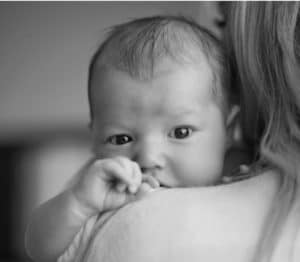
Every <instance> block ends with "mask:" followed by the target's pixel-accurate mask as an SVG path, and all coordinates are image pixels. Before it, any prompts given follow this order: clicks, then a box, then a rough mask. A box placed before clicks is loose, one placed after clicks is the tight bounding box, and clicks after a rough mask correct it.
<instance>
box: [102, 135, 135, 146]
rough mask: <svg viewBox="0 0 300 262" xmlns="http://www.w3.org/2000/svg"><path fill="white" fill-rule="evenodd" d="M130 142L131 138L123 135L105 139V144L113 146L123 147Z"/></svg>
mask: <svg viewBox="0 0 300 262" xmlns="http://www.w3.org/2000/svg"><path fill="white" fill-rule="evenodd" d="M131 141H132V137H130V136H128V135H125V134H120V135H113V136H110V137H109V138H108V139H107V142H108V143H110V144H113V145H124V144H128V143H130V142H131Z"/></svg>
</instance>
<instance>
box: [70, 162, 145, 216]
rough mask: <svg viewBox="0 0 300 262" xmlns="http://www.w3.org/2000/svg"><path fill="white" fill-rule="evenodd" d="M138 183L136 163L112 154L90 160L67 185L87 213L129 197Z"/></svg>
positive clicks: (125, 200) (96, 211) (111, 206)
mask: <svg viewBox="0 0 300 262" xmlns="http://www.w3.org/2000/svg"><path fill="white" fill-rule="evenodd" d="M141 183H142V173H141V171H140V168H139V166H138V164H137V163H136V162H133V161H131V160H129V159H127V158H125V157H115V158H109V159H102V160H96V161H95V162H93V163H92V164H91V165H90V166H89V167H88V168H87V170H86V173H85V174H83V176H82V177H81V179H80V180H79V181H78V182H77V183H76V184H75V185H74V186H73V187H72V188H71V193H72V194H73V195H74V197H75V199H76V200H77V201H78V203H79V206H80V208H81V211H82V212H83V213H84V214H85V215H86V216H88V217H89V216H92V215H94V214H97V213H99V212H104V211H108V210H111V209H115V208H119V207H121V206H123V205H124V204H126V203H128V202H130V201H132V199H134V195H133V194H135V193H136V192H137V191H138V189H139V187H140V185H141Z"/></svg>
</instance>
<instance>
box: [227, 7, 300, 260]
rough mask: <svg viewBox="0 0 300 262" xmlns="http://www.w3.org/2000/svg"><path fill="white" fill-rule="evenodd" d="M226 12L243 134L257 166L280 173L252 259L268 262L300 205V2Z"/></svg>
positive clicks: (235, 8)
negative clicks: (280, 179) (299, 194)
mask: <svg viewBox="0 0 300 262" xmlns="http://www.w3.org/2000/svg"><path fill="white" fill-rule="evenodd" d="M227 10H229V14H228V16H227V17H228V26H227V28H228V31H227V32H226V33H225V37H228V43H229V47H230V48H231V50H232V57H233V59H234V60H233V66H234V68H235V70H236V71H237V72H238V76H237V78H236V80H237V82H236V83H235V84H236V86H237V87H238V88H240V91H239V92H240V99H241V113H242V115H241V119H242V120H243V124H242V127H243V131H244V136H245V138H246V139H247V140H248V141H250V143H253V144H255V145H256V148H257V154H258V156H259V160H258V162H259V163H262V164H263V165H268V166H269V167H271V168H274V170H278V171H279V172H280V173H281V174H282V183H281V187H280V189H279V192H278V194H277V196H276V199H275V200H274V205H273V208H272V210H271V213H270V215H269V218H268V221H267V222H266V226H265V229H264V232H262V238H261V241H260V243H259V244H258V251H257V256H256V258H255V260H254V261H270V260H271V258H272V256H273V255H274V251H275V250H276V245H278V243H279V240H280V237H281V235H282V234H284V233H286V232H285V230H286V225H285V223H286V221H287V216H288V215H289V214H290V212H291V210H292V208H295V206H296V207H297V206H298V207H297V208H299V204H300V199H299V196H298V199H297V194H296V193H297V191H299V189H300V186H299V182H300V64H299V62H300V33H299V32H300V24H299V23H300V19H299V2H269V1H268V2H238V3H231V4H230V7H229V8H228V9H227ZM298 214H299V212H298ZM298 221H299V223H298V226H300V217H298ZM290 251H291V252H290V254H289V255H291V254H292V250H290ZM285 261H289V257H286V260H285Z"/></svg>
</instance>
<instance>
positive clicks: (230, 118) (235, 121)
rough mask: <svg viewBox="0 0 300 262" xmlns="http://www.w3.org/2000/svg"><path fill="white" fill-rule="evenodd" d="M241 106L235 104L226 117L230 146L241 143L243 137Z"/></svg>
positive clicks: (228, 143)
mask: <svg viewBox="0 0 300 262" xmlns="http://www.w3.org/2000/svg"><path fill="white" fill-rule="evenodd" d="M239 115H240V107H239V106H238V105H233V106H232V107H231V108H230V110H229V112H228V114H227V118H226V128H227V145H228V147H230V146H233V145H234V144H239V143H240V142H241V139H242V134H241V126H240V121H239V120H240V118H239Z"/></svg>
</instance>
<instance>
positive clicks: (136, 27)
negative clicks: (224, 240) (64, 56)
mask: <svg viewBox="0 0 300 262" xmlns="http://www.w3.org/2000/svg"><path fill="white" fill-rule="evenodd" d="M225 56H226V55H225V52H224V50H223V47H222V45H221V42H219V40H218V39H217V38H216V37H214V36H213V35H212V34H211V33H210V32H209V31H208V30H206V29H204V28H202V27H201V26H199V25H198V24H197V23H196V22H194V21H193V20H191V19H188V18H185V17H181V16H153V17H146V18H140V19H136V20H132V21H129V22H127V23H123V24H120V25H116V26H114V27H112V28H111V30H110V32H109V34H108V36H107V38H106V40H105V41H104V42H103V43H102V44H101V45H100V46H99V48H98V50H97V51H96V52H95V54H94V55H93V57H92V59H91V63H90V67H89V83H88V98H89V104H90V113H91V119H93V112H92V106H91V104H92V103H91V102H92V95H91V82H92V81H91V79H92V76H93V74H94V73H95V72H97V71H96V69H99V68H112V69H116V70H120V71H122V72H126V73H128V74H129V75H130V76H131V77H133V78H136V79H141V80H147V79H151V78H152V77H153V73H154V69H155V66H156V65H157V64H158V63H159V62H160V61H161V60H162V59H163V58H169V59H171V60H172V61H174V63H178V64H179V65H183V66H184V65H188V64H192V65H196V64H197V63H200V62H203V60H204V61H205V60H206V61H205V62H206V63H208V64H209V66H210V68H211V70H212V73H213V86H212V93H213V96H214V98H216V101H217V102H218V103H219V105H220V106H221V108H222V109H223V110H224V111H225V112H226V111H227V108H228V100H229V97H228V96H229V92H228V91H224V90H225V89H227V88H228V87H229V86H230V85H229V79H230V69H229V66H228V64H227V61H228V59H227V58H226V57H225Z"/></svg>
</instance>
